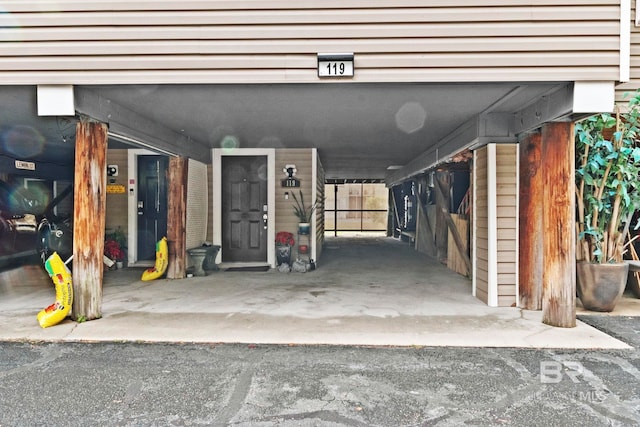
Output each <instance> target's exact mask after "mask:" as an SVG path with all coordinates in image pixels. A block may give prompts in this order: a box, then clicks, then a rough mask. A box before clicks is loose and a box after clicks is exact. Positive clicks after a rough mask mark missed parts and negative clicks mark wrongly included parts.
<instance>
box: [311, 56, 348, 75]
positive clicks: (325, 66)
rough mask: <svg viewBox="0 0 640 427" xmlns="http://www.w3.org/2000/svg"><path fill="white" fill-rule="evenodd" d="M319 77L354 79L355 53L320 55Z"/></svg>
mask: <svg viewBox="0 0 640 427" xmlns="http://www.w3.org/2000/svg"><path fill="white" fill-rule="evenodd" d="M318 77H353V53H319V54H318Z"/></svg>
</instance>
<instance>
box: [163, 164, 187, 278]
mask: <svg viewBox="0 0 640 427" xmlns="http://www.w3.org/2000/svg"><path fill="white" fill-rule="evenodd" d="M188 173H189V163H188V159H186V158H184V157H170V158H169V180H168V185H169V194H168V197H167V199H168V200H167V204H168V205H169V209H167V215H168V217H167V240H168V243H169V265H168V267H167V278H168V279H184V278H185V277H186V275H187V268H186V257H187V247H186V243H187V235H186V229H187V180H188Z"/></svg>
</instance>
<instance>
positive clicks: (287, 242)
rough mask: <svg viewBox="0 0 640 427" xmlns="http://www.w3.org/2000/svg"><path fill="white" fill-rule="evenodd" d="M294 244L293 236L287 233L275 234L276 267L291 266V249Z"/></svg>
mask: <svg viewBox="0 0 640 427" xmlns="http://www.w3.org/2000/svg"><path fill="white" fill-rule="evenodd" d="M294 244H295V241H294V240H293V234H292V233H289V232H288V231H279V232H278V233H276V259H277V261H278V265H282V264H288V265H291V247H292V246H293V245H294Z"/></svg>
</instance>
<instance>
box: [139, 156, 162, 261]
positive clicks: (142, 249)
mask: <svg viewBox="0 0 640 427" xmlns="http://www.w3.org/2000/svg"><path fill="white" fill-rule="evenodd" d="M168 163H169V159H168V158H167V157H165V156H138V259H139V260H149V259H155V256H156V242H157V241H158V240H160V239H162V238H163V237H164V236H166V235H167V167H168V166H167V165H168Z"/></svg>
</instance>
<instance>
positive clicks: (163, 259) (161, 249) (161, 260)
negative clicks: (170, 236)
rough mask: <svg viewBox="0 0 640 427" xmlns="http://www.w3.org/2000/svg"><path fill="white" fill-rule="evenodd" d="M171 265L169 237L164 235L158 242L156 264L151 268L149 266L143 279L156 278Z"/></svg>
mask: <svg viewBox="0 0 640 427" xmlns="http://www.w3.org/2000/svg"><path fill="white" fill-rule="evenodd" d="M168 265H169V247H168V245H167V238H166V237H163V238H162V239H160V240H159V241H158V242H157V243H156V264H155V266H153V267H151V268H147V269H146V270H145V271H144V272H143V273H142V281H144V282H146V281H149V280H155V279H157V278H159V277H162V275H163V274H164V273H165V271H167V266H168Z"/></svg>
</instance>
